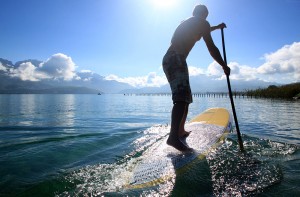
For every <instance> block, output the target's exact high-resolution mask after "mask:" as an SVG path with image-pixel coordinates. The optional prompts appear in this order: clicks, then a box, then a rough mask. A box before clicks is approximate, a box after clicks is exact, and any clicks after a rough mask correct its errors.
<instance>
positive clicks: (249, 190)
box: [0, 95, 300, 196]
mask: <svg viewBox="0 0 300 197" xmlns="http://www.w3.org/2000/svg"><path fill="white" fill-rule="evenodd" d="M235 106H236V111H237V115H238V120H239V126H240V130H241V133H242V138H243V140H244V146H245V149H246V154H243V153H240V152H239V151H238V143H237V137H236V134H235V133H234V132H233V133H231V134H229V135H228V137H227V139H226V141H225V142H224V143H223V144H222V145H221V146H219V147H218V148H217V149H215V150H213V151H212V152H211V153H210V154H209V155H207V157H206V159H203V160H200V161H198V162H197V164H196V165H195V166H194V167H193V168H192V169H191V170H190V171H188V172H186V173H184V174H181V175H180V176H176V175H174V177H172V178H171V179H170V180H168V181H167V182H165V183H163V184H159V185H156V186H153V187H149V188H144V189H134V190H126V189H124V185H126V183H128V179H129V177H130V173H131V172H132V169H133V168H134V166H135V164H136V163H137V162H138V161H139V158H140V157H141V156H142V155H143V153H144V151H145V150H146V149H147V148H149V147H151V145H153V144H154V143H155V142H157V141H159V140H160V139H161V137H162V136H165V135H167V131H168V128H169V125H168V123H169V122H170V111H171V107H172V103H171V98H170V97H169V96H124V95H101V96H98V95H0V196H101V195H103V196H185V195H186V194H188V195H189V196H226V195H227V196H297V195H298V196H299V194H300V151H299V146H300V140H299V139H300V121H299V117H300V115H299V114H300V103H299V101H285V100H268V99H248V98H236V99H235ZM210 107H225V108H227V109H229V110H231V106H230V101H229V98H203V97H195V98H194V103H193V104H192V105H191V106H190V110H189V115H188V119H191V118H192V117H194V116H195V115H197V114H199V113H200V112H202V111H204V110H205V109H207V108H210Z"/></svg>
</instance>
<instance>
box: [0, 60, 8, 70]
mask: <svg viewBox="0 0 300 197" xmlns="http://www.w3.org/2000/svg"><path fill="white" fill-rule="evenodd" d="M0 71H4V72H6V71H7V68H6V67H5V66H3V65H2V63H1V62H0Z"/></svg>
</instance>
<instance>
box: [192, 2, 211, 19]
mask: <svg viewBox="0 0 300 197" xmlns="http://www.w3.org/2000/svg"><path fill="white" fill-rule="evenodd" d="M207 14H208V9H207V7H206V6H205V5H201V4H199V5H196V6H195V8H194V10H193V16H205V15H207Z"/></svg>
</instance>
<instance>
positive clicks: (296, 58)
mask: <svg viewBox="0 0 300 197" xmlns="http://www.w3.org/2000/svg"><path fill="white" fill-rule="evenodd" d="M264 59H265V61H266V62H265V63H264V64H263V65H261V66H260V67H259V68H258V69H257V71H258V73H259V74H263V75H266V76H267V77H269V78H270V79H273V77H272V75H276V76H277V77H278V76H279V77H280V79H279V80H286V79H290V81H299V79H300V42H294V43H293V44H291V45H285V46H283V47H282V48H281V49H279V50H277V51H275V52H273V53H269V54H266V55H265V56H264Z"/></svg>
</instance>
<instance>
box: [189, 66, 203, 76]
mask: <svg viewBox="0 0 300 197" xmlns="http://www.w3.org/2000/svg"><path fill="white" fill-rule="evenodd" d="M189 74H190V76H191V77H192V76H198V75H201V74H205V71H204V70H203V69H202V68H197V67H194V66H189Z"/></svg>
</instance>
